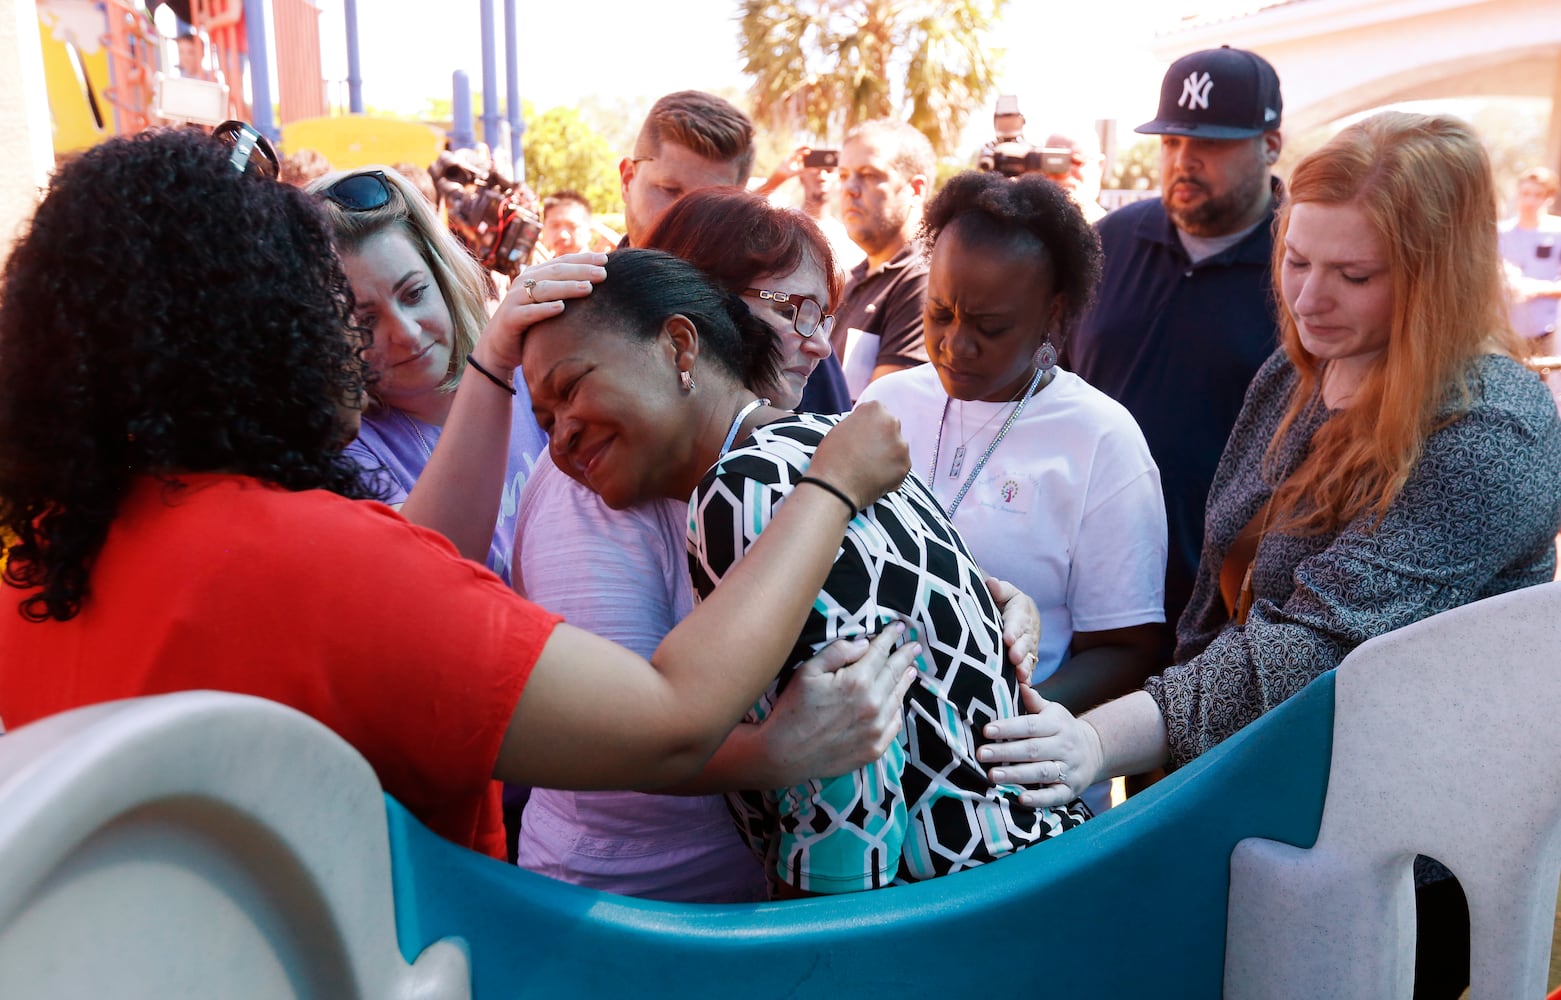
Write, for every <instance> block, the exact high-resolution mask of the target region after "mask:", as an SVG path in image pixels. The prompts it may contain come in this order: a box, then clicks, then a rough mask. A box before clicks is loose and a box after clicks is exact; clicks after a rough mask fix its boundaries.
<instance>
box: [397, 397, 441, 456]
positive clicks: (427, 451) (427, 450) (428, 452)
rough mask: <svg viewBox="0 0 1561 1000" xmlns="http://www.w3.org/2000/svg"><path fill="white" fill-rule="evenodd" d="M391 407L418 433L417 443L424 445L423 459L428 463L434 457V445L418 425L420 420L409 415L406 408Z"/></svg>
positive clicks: (413, 431)
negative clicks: (424, 435)
mask: <svg viewBox="0 0 1561 1000" xmlns="http://www.w3.org/2000/svg"><path fill="white" fill-rule="evenodd" d="M391 409H392V410H395V412H396V416H398V417H400V418H401V421H402V423H404V424H406V425H407V426H408V427H410V428H412V433H413V434H416V435H417V443H418V444H420V445H422V446H423V461H424V463H425V464H426V463H427V462H428V460H429V459H431V458H433V457H434V446H433V445H431V444H429V443H428V439H427V438H425V437H423V429H422V428H421V427H419V426H417V425H418V421H416V420H414V419H413V418H412V417H411V416H410V415H408V414H407V412H406V411H405V410H399V409H396V407H394V406H392V407H391Z"/></svg>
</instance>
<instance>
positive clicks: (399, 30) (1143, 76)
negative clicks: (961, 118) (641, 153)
mask: <svg viewBox="0 0 1561 1000" xmlns="http://www.w3.org/2000/svg"><path fill="white" fill-rule="evenodd" d="M1193 3H1195V4H1196V0H1193ZM1233 4H1235V5H1238V6H1243V7H1248V8H1250V7H1253V6H1256V5H1257V4H1256V3H1255V2H1252V0H1246V2H1241V0H1204V2H1203V3H1202V4H1201V5H1200V8H1199V9H1201V10H1202V11H1203V12H1205V13H1206V12H1208V10H1209V9H1210V8H1219V7H1224V8H1230V7H1231V6H1232V5H1233ZM317 5H318V6H320V7H321V8H322V11H323V13H322V15H321V47H322V50H323V52H322V55H323V59H324V72H325V76H326V78H327V79H329V80H344V79H345V77H346V75H347V73H346V46H345V42H344V41H343V38H344V35H345V31H344V28H343V23H344V14H343V11H342V0H317ZM494 6H495V18H496V23H497V27H498V30H499V34H500V38H501V41H500V45H499V56H498V63H497V65H498V74H499V83H498V87H499V90H500V92H501V93H502V92H503V90H504V87H505V83H504V56H503V44H502V34H503V24H504V4H503V3H502V2H498V0H494ZM1183 6H1184V5H1183V4H1179V3H1174V2H1173V3H1167V2H1165V0H1113V2H1110V3H1099V2H1092V0H1071V2H1067V3H1063V2H1058V0H1010V2H1009V5H1008V12H1007V14H1006V15H1005V17H1004V20H1003V23H1002V25H1001V26H1000V28H999V30H998V32H997V37H996V45H997V47H999V48H1003V49H1006V50H1007V56H1006V59H1005V60H1004V62H1003V65H1004V67H1005V69H1004V70H1003V72H1002V73H1001V76H1000V82H999V86H998V89H997V91H996V93H1013V94H1017V95H1019V98H1020V107H1021V109H1022V110H1023V111H1024V113H1025V115H1026V117H1027V119H1028V125H1029V128H1028V131H1030V132H1040V131H1041V129H1043V128H1045V127H1046V126H1047V125H1048V124H1049V123H1051V122H1054V121H1056V122H1059V123H1060V122H1081V121H1091V120H1093V119H1097V118H1117V119H1120V120H1122V122H1123V126H1122V131H1123V132H1127V131H1128V130H1130V129H1131V128H1132V127H1133V126H1134V125H1136V124H1138V123H1139V122H1142V121H1147V120H1148V119H1150V118H1153V117H1154V111H1155V102H1156V100H1157V98H1158V95H1159V83H1160V77H1161V75H1162V74H1163V72H1164V69H1165V61H1162V60H1157V59H1156V58H1155V57H1154V56H1153V55H1152V54H1151V53H1150V45H1151V43H1152V42H1153V39H1154V35H1155V32H1156V31H1157V30H1159V31H1164V30H1165V29H1167V28H1169V27H1173V26H1174V25H1175V23H1176V21H1177V16H1178V14H1179V13H1180V12H1181V9H1182V8H1183ZM357 9H358V18H359V39H360V45H359V51H360V59H361V73H362V78H363V95H364V102H365V104H366V105H368V106H369V107H372V108H383V109H388V110H397V111H401V112H404V113H408V114H416V113H417V112H418V111H420V110H421V108H422V106H423V101H424V99H425V98H428V97H448V96H449V95H450V91H451V82H450V80H451V73H452V72H453V71H455V70H457V69H464V70H466V71H467V73H468V74H469V76H470V78H471V82H472V89H473V90H474V91H475V90H480V89H481V87H482V52H481V41H480V40H481V30H480V20H479V18H480V13H479V12H480V9H481V8H480V3H479V2H478V0H457V2H454V3H450V2H446V3H443V4H428V3H423V2H417V0H359V2H358V4H357ZM564 9H565V10H566V11H568V13H566V14H564V15H562V16H560V15H558V14H556V13H554V12H556V11H557V10H559V8H558V7H554V6H552V5H549V6H547V7H542V6H541V5H538V4H535V3H526V2H524V0H517V10H518V14H519V19H520V27H519V34H520V38H521V42H520V45H521V48H522V50H523V57H522V59H521V63H520V90H521V95H522V97H523V99H526V100H529V101H531V102H532V103H533V105H534V107H535V109H536V110H537V111H538V112H540V111H545V110H547V109H549V108H551V107H555V106H560V105H564V106H568V105H573V104H575V103H576V102H578V101H579V100H580V99H581V98H583V97H589V96H599V97H603V98H606V99H608V100H609V101H611V100H615V99H621V100H636V99H643V100H644V101H645V102H646V103H648V102H649V101H651V100H654V99H655V98H656V97H659V96H660V95H662V94H665V93H668V92H671V91H674V90H682V89H686V88H695V89H703V90H720V89H723V88H728V87H730V88H736V89H738V90H739V91H740V90H744V89H746V80H745V79H744V77H743V75H742V71H741V65H740V62H739V59H738V56H737V21H736V17H737V11H738V0H676V2H675V3H668V4H656V3H647V2H645V0H579V2H577V3H576V4H574V5H570V6H569V7H565V8H564ZM543 11H545V12H546V13H545V14H543V13H541V12H543ZM572 32H573V33H572ZM331 97H332V100H333V102H336V101H339V102H340V103H343V104H345V102H346V88H345V85H344V84H336V85H333V90H332V95H331ZM994 98H995V95H994ZM972 120H973V124H972V129H973V130H974V132H975V133H979V134H980V135H981V137H980V138H977V139H976V142H977V143H979V142H980V141H981V138H984V137H985V136H984V133H985V132H989V131H990V121H991V119H990V118H989V117H988V116H987V115H985V114H974V115H972Z"/></svg>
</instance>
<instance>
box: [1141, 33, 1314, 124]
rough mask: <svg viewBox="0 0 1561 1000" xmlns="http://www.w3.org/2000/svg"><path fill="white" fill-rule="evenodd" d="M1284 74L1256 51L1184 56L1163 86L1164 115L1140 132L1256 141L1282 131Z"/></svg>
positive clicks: (1221, 50)
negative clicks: (1275, 69)
mask: <svg viewBox="0 0 1561 1000" xmlns="http://www.w3.org/2000/svg"><path fill="white" fill-rule="evenodd" d="M1283 110H1284V105H1283V103H1282V102H1281V101H1280V99H1279V74H1278V73H1275V72H1274V67H1273V66H1271V65H1269V63H1268V60H1267V59H1264V58H1263V57H1262V56H1260V55H1258V54H1257V53H1256V52H1248V51H1247V50H1246V49H1233V48H1231V47H1230V46H1229V45H1222V46H1220V47H1219V48H1217V49H1204V50H1203V51H1202V52H1194V53H1192V54H1191V55H1185V56H1182V57H1181V58H1180V59H1178V60H1176V61H1175V62H1173V63H1171V68H1170V69H1168V70H1166V71H1165V80H1164V81H1163V82H1162V83H1161V84H1160V114H1159V115H1158V116H1157V117H1156V118H1155V120H1154V121H1152V122H1145V123H1144V124H1142V125H1140V126H1138V127H1137V128H1135V129H1134V130H1133V131H1134V132H1144V133H1147V134H1149V135H1190V136H1193V137H1195V138H1199V139H1250V138H1251V137H1252V136H1255V135H1262V134H1263V133H1264V132H1271V131H1273V130H1274V129H1277V128H1278V127H1279V116H1280V112H1281V111H1283Z"/></svg>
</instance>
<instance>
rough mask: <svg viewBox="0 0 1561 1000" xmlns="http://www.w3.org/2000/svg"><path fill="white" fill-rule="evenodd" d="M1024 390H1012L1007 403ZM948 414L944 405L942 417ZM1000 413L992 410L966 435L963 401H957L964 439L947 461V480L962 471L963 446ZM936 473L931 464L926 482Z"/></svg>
mask: <svg viewBox="0 0 1561 1000" xmlns="http://www.w3.org/2000/svg"><path fill="white" fill-rule="evenodd" d="M1024 389H1025V387H1024V386H1022V385H1021V386H1020V387H1019V388H1017V389H1015V390H1014V394H1013V395H1012V396H1009V397H1008V402H1010V403H1012V402H1013V401H1014V400H1016V399H1018V398H1019V395H1020V393H1022V392H1024ZM948 412H949V411H948V404H947V403H945V404H944V406H943V415H944V416H945V417H947V416H948ZM1002 412H1003V411H1002V409H1001V408H998V409H996V410H993V411H992V415H991V416H990V417H987V418H986V419H985V420H984V421H982V422H981V426H980V427H977V428H976V429H975V431H974V433H971V434H966V433H965V401H964V400H963V399H962V400H960V401H959V433H960V434H961V436H963V437H964V440H963V441H961V442H960V445H959V447H958V448H955V449H954V457H953V458H952V459H950V460H949V478H950V479H958V478H959V470H960V469H963V468H964V467H965V446H966V445H968V444H969V443H970V439H971V438H973V437H975V436H976V435H977V434H980V433H981V432H982V431H984V430H986V429H987V428H988V427H990V426H992V421H994V420H996V419H997V415H998V414H999V413H1002ZM938 433H939V435H941V434H942V433H943V424H942V423H941V422H939V424H938ZM937 471H938V468H937V462H936V461H934V462H933V467H932V472H930V473H928V480H927V481H928V482H931V481H932V480H931V476H932V475H934V474H936V473H937Z"/></svg>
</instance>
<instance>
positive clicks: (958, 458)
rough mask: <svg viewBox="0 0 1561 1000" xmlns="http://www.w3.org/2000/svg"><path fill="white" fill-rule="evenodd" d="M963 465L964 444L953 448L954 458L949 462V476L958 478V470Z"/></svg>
mask: <svg viewBox="0 0 1561 1000" xmlns="http://www.w3.org/2000/svg"><path fill="white" fill-rule="evenodd" d="M964 467H965V446H964V445H960V446H959V447H958V448H955V449H954V459H953V461H951V462H949V478H950V479H958V478H959V470H961V469H963V468H964Z"/></svg>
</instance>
